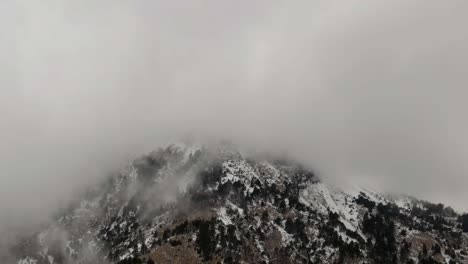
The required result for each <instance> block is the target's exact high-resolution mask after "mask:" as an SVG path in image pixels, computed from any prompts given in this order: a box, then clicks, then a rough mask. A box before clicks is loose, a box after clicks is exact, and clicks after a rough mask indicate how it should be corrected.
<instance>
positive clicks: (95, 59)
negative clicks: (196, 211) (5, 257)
mask: <svg viewBox="0 0 468 264" xmlns="http://www.w3.org/2000/svg"><path fill="white" fill-rule="evenodd" d="M467 12H468V2H467V1H462V0H460V1H457V0H451V1H435V0H434V1H428V0H420V1H418V0H414V1H406V0H405V1H403V0H401V1H400V0H395V1H387V0H385V1H383V0H382V1H379V0H378V1H376V0H372V1H371V0H360V1H358V0H347V1H339V2H338V1H328V0H327V1H325V0H324V1H310V0H308V1H215V0H213V1H211V0H206V1H146V0H139V1H138V0H137V1H123V0H122V1H119V0H112V1H111V0H102V1H95V0H92V1H91V0H82V1H71V0H42V1H26V0H15V1H13V0H6V1H5V0H4V1H0V216H1V217H0V221H2V222H5V223H6V222H14V221H16V219H18V217H19V218H23V219H24V218H29V217H30V216H32V215H37V214H38V213H39V212H45V211H49V210H52V209H53V208H55V207H54V206H55V205H56V204H57V203H58V202H60V201H63V199H64V197H67V195H69V194H70V193H71V192H72V191H74V190H76V189H77V188H78V187H79V186H83V185H86V184H89V183H90V182H92V181H93V180H95V179H98V178H99V177H100V176H104V175H106V173H107V172H109V171H110V170H111V169H116V168H119V167H121V166H123V164H124V163H125V162H126V161H128V160H129V159H131V158H132V157H135V156H138V155H140V154H142V153H144V152H146V151H149V150H151V149H153V148H155V147H156V146H158V145H160V144H162V143H163V142H165V141H166V140H168V138H171V137H172V138H173V137H179V136H185V135H189V134H190V135H195V137H198V138H204V139H209V138H228V139H232V140H234V141H238V142H241V143H242V144H245V145H248V146H251V147H253V148H255V149H259V150H260V149H261V150H270V151H276V152H280V153H287V154H288V155H290V156H291V157H295V158H297V159H299V160H301V161H303V162H305V163H306V164H308V165H310V166H312V167H313V168H314V169H315V170H317V171H318V172H319V174H320V175H321V176H322V177H324V178H326V179H327V180H329V181H332V182H339V183H341V182H351V183H365V184H373V185H376V186H378V187H379V188H382V189H383V190H388V191H393V192H403V193H409V194H412V195H416V196H418V197H422V198H425V199H430V200H432V201H441V202H444V203H446V204H449V205H452V206H454V207H455V208H456V209H458V210H465V211H466V210H468V204H467V203H466V201H468V191H467V189H468V177H467V175H466V174H467V171H468V170H467V169H468V163H467V158H468V123H467V117H466V115H467V113H468V89H467V84H468V50H467V47H468V30H467V28H466V26H467V25H468V16H467V15H466V14H467ZM52 205H54V206H52Z"/></svg>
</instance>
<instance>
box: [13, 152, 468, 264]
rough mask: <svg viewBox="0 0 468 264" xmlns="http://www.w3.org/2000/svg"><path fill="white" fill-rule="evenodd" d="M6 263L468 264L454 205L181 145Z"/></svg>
mask: <svg viewBox="0 0 468 264" xmlns="http://www.w3.org/2000/svg"><path fill="white" fill-rule="evenodd" d="M11 252H12V253H13V257H11V256H10V258H8V259H5V261H4V262H6V263H9V262H11V263H20V264H31V263H50V264H53V263H468V236H467V234H466V233H463V232H462V217H461V216H460V215H457V214H456V213H455V212H453V210H451V209H450V208H446V207H444V206H443V205H441V204H439V205H435V204H430V203H427V202H424V201H420V200H417V199H413V198H409V197H389V196H386V195H382V194H378V193H375V192H373V191H370V190H367V189H363V188H356V189H354V190H347V191H344V190H339V189H336V188H333V187H331V186H328V185H326V184H324V183H323V182H321V181H320V179H319V178H317V177H316V176H315V175H314V174H313V173H312V172H311V171H309V170H307V169H305V168H303V167H302V166H300V165H298V164H295V163H293V162H290V161H280V160H260V159H250V158H247V157H244V156H243V155H241V154H240V153H239V152H238V151H236V150H235V149H233V148H232V147H227V146H222V147H216V148H205V147H202V146H186V145H183V144H171V145H169V146H167V147H165V148H161V149H159V150H158V151H155V152H153V153H151V154H149V155H146V156H144V157H142V158H140V159H138V160H135V161H134V162H133V163H132V164H130V165H129V166H128V167H127V168H126V169H124V170H123V171H122V172H120V173H117V174H115V175H113V176H110V177H109V178H108V179H107V180H106V181H104V182H103V183H102V184H101V185H99V186H93V187H92V188H90V189H89V190H88V191H87V192H85V193H84V194H83V195H82V196H81V197H80V198H79V199H77V200H76V202H75V203H73V204H71V205H70V206H69V208H67V209H66V210H62V211H60V212H58V213H57V217H56V219H54V221H53V223H51V224H50V225H48V226H46V227H45V228H44V229H43V230H40V231H38V232H37V233H36V234H34V235H33V236H31V237H28V238H24V239H23V240H22V242H21V243H18V244H17V245H15V246H14V247H13V248H12V249H11Z"/></svg>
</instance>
